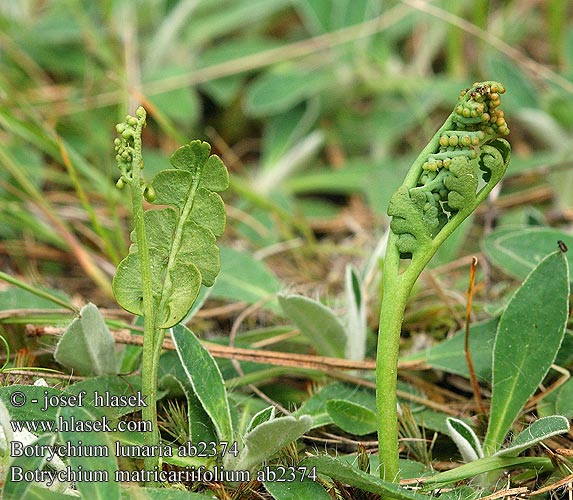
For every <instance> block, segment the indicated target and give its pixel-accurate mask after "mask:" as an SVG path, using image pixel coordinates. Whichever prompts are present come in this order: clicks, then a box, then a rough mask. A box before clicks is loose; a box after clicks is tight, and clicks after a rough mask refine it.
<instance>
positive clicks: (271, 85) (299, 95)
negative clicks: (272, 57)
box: [244, 64, 333, 117]
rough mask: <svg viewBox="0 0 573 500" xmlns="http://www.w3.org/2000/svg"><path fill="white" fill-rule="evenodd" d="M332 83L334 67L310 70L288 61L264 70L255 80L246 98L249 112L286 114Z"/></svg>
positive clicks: (246, 106) (262, 114) (258, 114)
mask: <svg viewBox="0 0 573 500" xmlns="http://www.w3.org/2000/svg"><path fill="white" fill-rule="evenodd" d="M332 83H333V80H332V72H331V71H330V70H328V71H326V70H324V69H323V70H320V69H318V70H317V69H316V68H313V69H312V70H307V69H305V68H302V67H298V66H293V65H292V64H288V65H287V66H286V67H285V66H283V67H280V68H279V69H278V70H274V71H270V72H267V73H263V74H262V75H261V76H259V77H257V78H256V79H255V80H254V81H253V82H252V84H251V85H250V87H249V89H248V91H247V95H246V99H245V106H244V107H245V112H246V113H248V114H250V115H251V116H257V117H260V116H268V115H275V114H278V113H284V112H285V111H288V110H289V109H291V108H293V107H294V106H296V105H297V104H299V103H300V102H302V101H303V100H305V99H307V98H309V97H310V96H313V95H316V94H318V93H320V92H321V91H322V90H323V89H324V88H326V87H327V86H329V85H332Z"/></svg>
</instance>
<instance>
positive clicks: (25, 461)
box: [2, 434, 56, 500]
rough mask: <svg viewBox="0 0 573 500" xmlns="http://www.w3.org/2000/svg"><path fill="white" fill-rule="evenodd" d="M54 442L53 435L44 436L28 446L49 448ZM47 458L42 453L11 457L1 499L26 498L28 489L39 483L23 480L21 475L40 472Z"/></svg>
mask: <svg viewBox="0 0 573 500" xmlns="http://www.w3.org/2000/svg"><path fill="white" fill-rule="evenodd" d="M55 440H56V436H55V434H51V435H48V434H46V435H43V436H40V437H39V438H38V439H37V440H35V441H34V442H32V443H29V446H36V445H38V446H51V445H53V444H54V443H55ZM26 444H28V443H26ZM48 457H49V455H47V454H43V453H35V454H34V455H33V456H31V457H28V456H25V455H22V456H15V457H13V458H12V461H11V462H10V467H9V469H8V471H7V475H6V479H5V481H6V483H5V484H4V489H3V490H2V498H3V499H4V500H21V499H23V498H27V495H28V490H29V489H30V487H31V486H32V485H34V484H36V485H37V484H39V483H32V482H28V481H25V480H23V474H25V473H26V472H27V471H35V470H41V469H42V468H43V467H44V465H45V464H46V463H49V462H47V459H48ZM20 475H22V477H20Z"/></svg>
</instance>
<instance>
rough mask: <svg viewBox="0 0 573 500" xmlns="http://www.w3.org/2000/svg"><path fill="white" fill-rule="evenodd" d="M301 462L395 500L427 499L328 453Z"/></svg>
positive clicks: (325, 473)
mask: <svg viewBox="0 0 573 500" xmlns="http://www.w3.org/2000/svg"><path fill="white" fill-rule="evenodd" d="M301 464H302V465H304V466H306V467H316V470H317V472H318V473H319V474H323V475H325V476H328V477H331V478H332V479H337V480H338V481H340V482H342V483H346V484H349V485H350V486H355V487H356V488H360V489H362V490H365V491H369V492H370V493H376V494H378V495H382V496H383V497H389V498H394V499H396V500H428V497H427V496H426V495H421V494H420V493H416V492H414V491H412V490H407V489H405V488H402V487H401V486H400V485H398V484H396V483H391V482H389V481H384V480H383V479H380V478H379V477H377V476H374V475H372V474H368V473H367V472H363V471H361V470H360V469H357V468H355V467H353V466H352V465H350V464H347V463H345V462H343V461H342V460H338V459H336V458H333V457H330V456H328V455H320V456H316V457H310V458H305V459H304V460H303V461H302V463H301Z"/></svg>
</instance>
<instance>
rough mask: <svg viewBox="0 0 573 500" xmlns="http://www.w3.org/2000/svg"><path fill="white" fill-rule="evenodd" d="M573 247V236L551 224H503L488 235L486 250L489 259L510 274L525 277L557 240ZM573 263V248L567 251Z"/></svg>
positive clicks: (550, 250) (485, 241)
mask: <svg viewBox="0 0 573 500" xmlns="http://www.w3.org/2000/svg"><path fill="white" fill-rule="evenodd" d="M559 240H561V241H563V242H564V243H565V244H566V245H567V246H568V247H569V248H570V249H573V235H571V234H570V233H565V232H563V231H560V230H558V229H553V228H550V227H502V228H500V229H498V230H496V231H494V232H493V233H491V234H489V235H488V236H486V238H485V239H484V241H483V249H484V252H485V254H486V255H487V258H488V259H489V260H490V261H491V262H492V263H493V264H494V265H496V266H497V267H500V268H501V269H503V271H505V272H506V273H507V274H509V275H510V276H513V277H515V278H519V279H524V278H525V277H526V276H527V275H528V274H529V272H531V270H532V269H533V268H534V267H535V266H536V265H537V264H538V263H539V261H540V260H541V259H543V258H544V257H545V256H546V255H547V254H548V253H550V252H553V251H554V250H556V249H557V241H559ZM566 258H567V260H568V262H569V267H572V266H573V251H569V252H567V253H566Z"/></svg>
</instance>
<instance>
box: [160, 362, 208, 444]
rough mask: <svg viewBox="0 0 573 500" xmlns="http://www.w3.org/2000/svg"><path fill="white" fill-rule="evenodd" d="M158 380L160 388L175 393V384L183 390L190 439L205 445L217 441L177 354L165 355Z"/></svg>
mask: <svg viewBox="0 0 573 500" xmlns="http://www.w3.org/2000/svg"><path fill="white" fill-rule="evenodd" d="M157 380H158V386H159V387H161V388H163V389H166V390H168V391H169V392H173V384H175V386H176V388H177V390H181V391H183V394H185V396H186V398H187V418H188V426H187V434H188V437H189V439H190V440H191V441H193V442H198V441H204V442H205V443H208V442H210V441H215V440H216V438H217V436H216V432H215V429H214V427H213V421H212V420H211V418H210V417H209V415H208V414H207V413H206V412H205V409H204V408H203V405H202V403H201V401H200V400H199V398H197V395H196V394H195V391H194V389H193V386H192V385H191V382H190V381H189V378H188V376H187V374H186V372H185V370H184V369H183V365H182V363H181V361H180V360H179V356H178V354H177V353H176V352H173V351H170V352H165V353H163V355H162V356H161V358H160V361H159V374H158V376H157Z"/></svg>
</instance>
